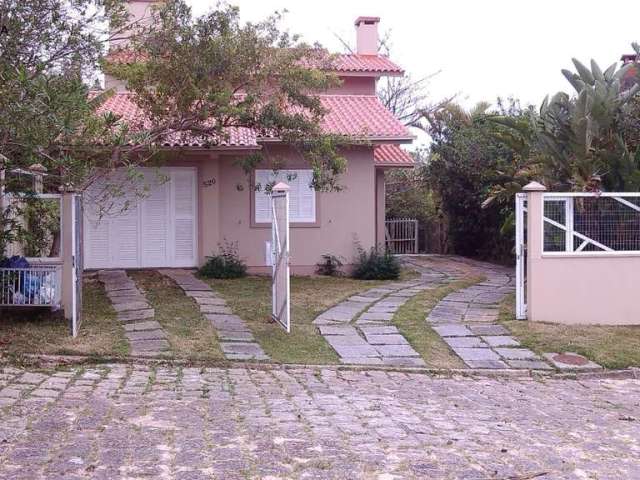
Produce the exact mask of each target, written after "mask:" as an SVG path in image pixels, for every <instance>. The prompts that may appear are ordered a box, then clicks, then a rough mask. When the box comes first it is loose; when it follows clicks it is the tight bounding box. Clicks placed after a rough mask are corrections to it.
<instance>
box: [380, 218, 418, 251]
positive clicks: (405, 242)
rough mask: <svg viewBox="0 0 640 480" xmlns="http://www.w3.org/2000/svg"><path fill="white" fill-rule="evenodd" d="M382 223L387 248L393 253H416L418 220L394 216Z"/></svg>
mask: <svg viewBox="0 0 640 480" xmlns="http://www.w3.org/2000/svg"><path fill="white" fill-rule="evenodd" d="M384 223H385V241H386V242H385V243H386V247H387V250H389V251H390V252H391V253H394V254H402V253H418V220H415V219H412V218H394V219H390V220H386V221H385V222H384Z"/></svg>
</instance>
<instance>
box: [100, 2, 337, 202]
mask: <svg viewBox="0 0 640 480" xmlns="http://www.w3.org/2000/svg"><path fill="white" fill-rule="evenodd" d="M280 19H281V17H280V15H278V14H275V15H273V16H271V17H268V18H267V19H265V20H264V21H261V22H258V23H246V24H242V23H241V22H240V18H239V10H238V8H237V7H232V6H226V5H219V6H218V7H217V8H216V9H214V10H212V11H210V12H209V13H207V14H205V15H203V16H201V17H199V18H193V16H192V14H191V9H190V8H189V7H188V6H187V5H186V3H185V2H184V1H183V0H169V1H167V2H166V3H165V4H164V6H163V7H162V8H160V9H158V10H156V12H155V13H154V21H152V22H150V25H149V26H147V27H141V28H138V29H137V30H136V31H135V32H134V34H133V36H132V38H131V39H130V41H129V42H128V45H127V46H126V51H125V52H121V53H124V54H126V57H127V58H128V59H129V60H128V61H127V62H122V61H120V60H119V57H121V56H122V55H120V56H119V55H118V54H114V55H112V56H111V57H110V58H108V59H107V62H106V63H105V69H106V70H107V72H108V73H110V74H112V75H114V76H116V77H118V78H120V79H122V80H124V81H126V83H127V85H128V88H129V90H131V91H132V92H133V94H134V101H135V102H136V103H137V105H138V106H139V107H140V108H141V109H142V110H143V112H144V113H145V116H146V118H145V123H146V124H147V125H148V126H146V127H145V126H143V125H131V126H130V127H131V128H130V129H131V130H135V131H137V132H139V137H138V139H137V142H136V143H138V144H139V145H140V147H138V149H140V150H142V149H146V148H149V147H150V146H151V147H152V146H153V145H157V144H158V143H161V142H162V140H163V139H164V138H166V137H168V136H175V135H176V134H177V135H180V136H196V137H198V138H199V139H200V140H201V141H202V142H203V143H205V144H208V145H217V144H219V143H221V142H223V141H224V140H226V137H227V135H228V131H229V128H241V129H245V128H246V129H251V130H253V131H254V132H256V133H257V134H258V135H260V136H267V137H277V138H280V139H282V140H283V141H284V142H286V143H288V144H289V145H291V146H293V147H294V148H296V149H298V150H299V151H300V152H301V153H302V154H303V156H304V157H305V158H306V159H307V160H308V161H309V163H310V165H311V166H312V168H313V171H314V187H315V188H316V189H318V190H332V189H338V188H340V186H339V183H338V180H337V177H338V175H339V174H340V173H342V172H343V171H344V169H345V167H346V164H345V159H344V158H343V157H342V156H341V155H339V153H338V146H339V145H340V144H341V141H342V139H340V138H337V137H334V136H331V135H327V134H325V133H323V132H322V130H321V120H322V117H323V115H324V113H325V112H324V109H323V108H322V105H321V104H320V99H319V97H318V95H317V93H319V92H321V91H323V90H326V89H327V88H329V87H330V86H332V85H335V84H336V82H337V81H338V80H337V77H335V75H333V74H330V73H328V70H329V67H330V64H331V61H332V58H331V56H329V55H328V54H327V53H326V52H325V51H324V50H323V49H321V48H320V47H319V46H318V45H314V46H309V45H306V44H304V43H301V42H299V40H298V37H297V36H292V35H290V34H288V33H287V32H283V31H281V29H280V27H279V23H280ZM134 150H135V148H134ZM129 153H131V152H129ZM115 160H116V161H118V159H115ZM260 160H262V156H261V155H259V154H258V155H251V156H248V157H247V158H245V159H244V160H243V166H244V167H245V169H246V170H247V171H250V170H251V168H253V167H254V166H255V164H256V163H257V162H259V161H260Z"/></svg>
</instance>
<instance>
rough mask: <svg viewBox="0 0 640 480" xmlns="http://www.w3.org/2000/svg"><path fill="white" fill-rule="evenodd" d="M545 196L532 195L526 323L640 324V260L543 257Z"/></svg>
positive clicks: (598, 256) (628, 257)
mask: <svg viewBox="0 0 640 480" xmlns="http://www.w3.org/2000/svg"><path fill="white" fill-rule="evenodd" d="M542 198H543V197H542V192H531V193H529V195H528V214H527V215H528V224H527V225H528V234H527V269H528V271H527V310H528V312H527V316H528V319H529V320H532V321H536V322H552V323H565V324H602V325H638V324H640V302H638V299H637V292H638V284H640V256H639V255H624V256H618V255H609V254H589V255H588V256H586V255H581V256H558V255H550V254H545V253H543V251H542Z"/></svg>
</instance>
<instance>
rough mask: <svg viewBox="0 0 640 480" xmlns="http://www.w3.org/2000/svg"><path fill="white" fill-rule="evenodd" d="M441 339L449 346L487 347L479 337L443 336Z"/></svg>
mask: <svg viewBox="0 0 640 480" xmlns="http://www.w3.org/2000/svg"><path fill="white" fill-rule="evenodd" d="M443 340H444V341H445V343H446V344H447V345H449V346H450V347H452V348H453V347H467V348H472V347H475V348H489V347H488V345H486V344H484V343H482V341H481V340H480V338H479V337H444V338H443Z"/></svg>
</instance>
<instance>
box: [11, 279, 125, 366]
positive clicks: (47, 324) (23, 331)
mask: <svg viewBox="0 0 640 480" xmlns="http://www.w3.org/2000/svg"><path fill="white" fill-rule="evenodd" d="M82 299H83V321H82V325H81V327H80V332H79V334H78V336H77V337H76V338H72V337H71V336H70V334H69V323H68V321H67V320H65V319H64V318H63V317H62V315H60V314H53V315H52V314H51V312H50V311H49V310H45V309H41V310H38V309H32V310H23V309H12V310H6V311H3V312H2V313H1V314H0V350H2V351H4V352H6V353H8V354H12V355H19V354H25V353H37V354H71V355H74V354H76V355H90V356H95V357H102V356H125V355H127V354H128V352H129V349H128V344H127V341H126V338H125V337H124V329H123V328H122V325H121V324H120V323H119V322H118V321H117V319H116V314H115V311H114V310H113V308H112V307H111V303H110V302H109V299H108V298H107V296H106V294H105V291H104V288H103V287H102V284H100V283H99V282H98V281H97V280H95V279H94V278H92V277H86V279H85V283H84V288H83V296H82Z"/></svg>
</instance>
